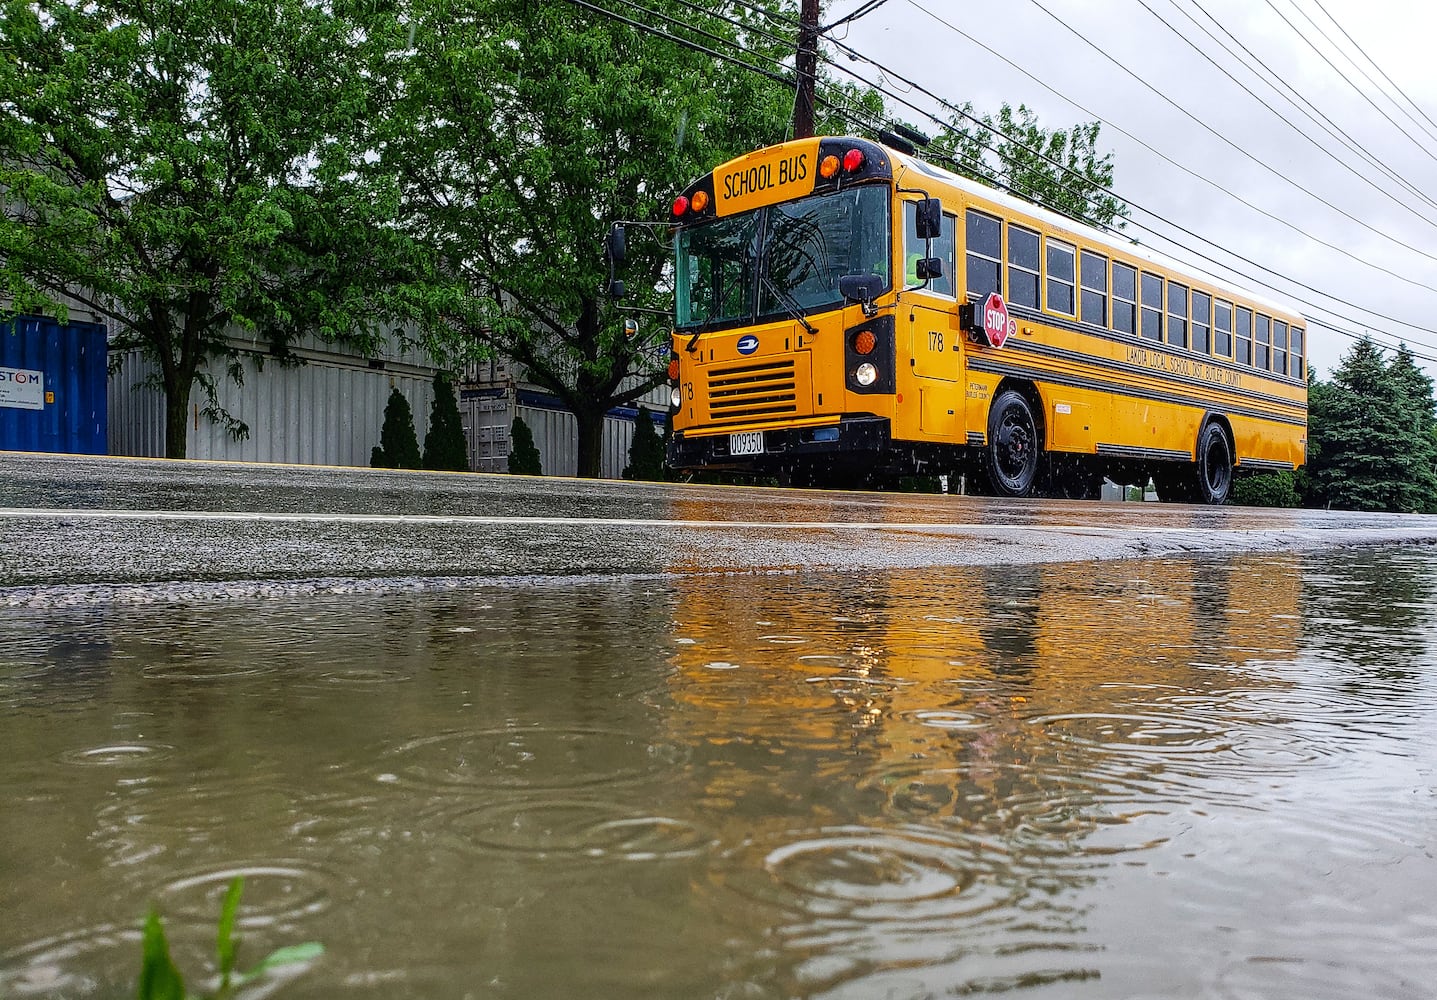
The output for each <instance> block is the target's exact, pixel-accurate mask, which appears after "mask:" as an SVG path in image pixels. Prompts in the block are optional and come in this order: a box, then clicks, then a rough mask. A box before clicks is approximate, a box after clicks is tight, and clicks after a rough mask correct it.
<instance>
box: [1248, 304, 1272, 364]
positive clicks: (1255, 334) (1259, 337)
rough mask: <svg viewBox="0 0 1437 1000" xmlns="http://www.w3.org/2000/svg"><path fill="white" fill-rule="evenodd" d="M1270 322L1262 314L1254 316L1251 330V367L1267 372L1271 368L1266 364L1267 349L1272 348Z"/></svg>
mask: <svg viewBox="0 0 1437 1000" xmlns="http://www.w3.org/2000/svg"><path fill="white" fill-rule="evenodd" d="M1271 323H1272V320H1270V319H1268V318H1267V317H1266V316H1264V315H1263V314H1262V313H1258V314H1257V316H1256V322H1255V323H1253V328H1252V346H1253V352H1252V366H1253V367H1254V368H1260V369H1262V370H1263V371H1267V370H1268V368H1269V367H1271V366H1270V365H1269V364H1268V363H1267V362H1268V358H1267V354H1268V349H1269V348H1270V347H1271V346H1272V331H1271Z"/></svg>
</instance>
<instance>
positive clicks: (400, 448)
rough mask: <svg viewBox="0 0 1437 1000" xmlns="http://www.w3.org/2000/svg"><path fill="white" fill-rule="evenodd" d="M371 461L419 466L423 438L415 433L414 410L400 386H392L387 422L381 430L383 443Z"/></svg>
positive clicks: (386, 465) (393, 466) (386, 407)
mask: <svg viewBox="0 0 1437 1000" xmlns="http://www.w3.org/2000/svg"><path fill="white" fill-rule="evenodd" d="M370 461H371V462H372V463H376V464H378V463H379V462H381V461H382V463H383V464H382V465H381V466H380V467H381V468H385V469H417V468H419V438H418V437H417V436H416V435H415V433H414V411H412V410H411V409H410V408H409V400H407V399H405V398H404V396H403V394H402V393H400V391H399V390H398V389H390V390H389V402H388V403H386V404H385V405H384V426H383V427H382V428H381V429H380V431H379V447H378V448H375V449H374V451H373V453H372V454H371V458H370Z"/></svg>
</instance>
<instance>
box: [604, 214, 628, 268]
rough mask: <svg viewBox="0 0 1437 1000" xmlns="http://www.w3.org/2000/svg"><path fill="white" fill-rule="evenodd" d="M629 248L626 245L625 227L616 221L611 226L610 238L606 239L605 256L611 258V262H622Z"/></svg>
mask: <svg viewBox="0 0 1437 1000" xmlns="http://www.w3.org/2000/svg"><path fill="white" fill-rule="evenodd" d="M627 252H628V248H627V247H626V246H625V245H624V227H623V226H622V225H620V224H619V223H617V222H616V223H614V224H613V226H611V227H610V228H609V235H608V238H607V239H606V240H605V241H604V256H605V257H607V258H608V259H609V263H610V264H622V263H623V262H624V257H625V256H626V254H627Z"/></svg>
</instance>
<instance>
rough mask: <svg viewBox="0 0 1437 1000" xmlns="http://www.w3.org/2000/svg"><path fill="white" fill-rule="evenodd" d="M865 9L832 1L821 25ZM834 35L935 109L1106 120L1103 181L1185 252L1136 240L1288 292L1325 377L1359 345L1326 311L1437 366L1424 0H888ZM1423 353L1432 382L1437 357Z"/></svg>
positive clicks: (1432, 68) (1430, 47)
mask: <svg viewBox="0 0 1437 1000" xmlns="http://www.w3.org/2000/svg"><path fill="white" fill-rule="evenodd" d="M867 2H868V0H827V2H825V4H824V22H825V23H831V22H833V21H836V20H837V19H838V18H840V17H842V16H844V15H845V14H848V13H851V12H853V11H855V10H857V9H859V8H861V7H862V6H864V5H865V3H867ZM1144 5H1146V8H1145V6H1144ZM1199 5H1200V6H1199ZM1044 8H1046V10H1047V11H1049V12H1051V15H1050V13H1045V10H1044ZM1324 9H1325V10H1326V12H1327V13H1328V14H1330V15H1331V19H1329V18H1328V16H1327V14H1324V13H1323V11H1324ZM1203 10H1206V11H1207V12H1208V14H1210V15H1211V16H1212V20H1209V19H1208V17H1207V16H1205V15H1204V14H1203ZM1188 15H1190V17H1189V16H1188ZM1284 16H1285V17H1286V18H1287V20H1288V21H1290V22H1291V25H1289V24H1288V23H1285V22H1284V20H1283V17H1284ZM1190 18H1191V19H1190ZM1308 18H1310V19H1311V21H1312V22H1316V24H1317V25H1318V26H1320V27H1321V29H1322V31H1323V32H1325V33H1326V34H1327V35H1328V36H1330V38H1331V39H1334V40H1336V42H1337V43H1338V45H1334V44H1333V43H1332V42H1330V41H1328V40H1327V39H1325V38H1324V37H1323V35H1322V34H1320V33H1319V32H1318V31H1317V30H1316V29H1315V28H1314V27H1313V24H1312V23H1310V22H1309V20H1308ZM942 22H947V24H944V23H942ZM1165 22H1166V23H1165ZM1214 22H1216V23H1214ZM1334 22H1335V23H1334ZM1198 24H1201V25H1203V26H1204V27H1206V28H1207V29H1208V30H1209V31H1210V32H1212V33H1213V34H1214V35H1216V36H1217V37H1218V38H1220V39H1221V40H1222V41H1223V42H1225V43H1226V44H1227V45H1228V46H1229V47H1231V48H1232V49H1233V50H1235V51H1237V52H1238V53H1239V55H1240V58H1233V57H1232V56H1230V55H1228V54H1227V53H1225V52H1224V51H1223V50H1222V49H1221V48H1220V47H1219V46H1218V44H1217V43H1216V42H1215V41H1214V40H1213V39H1212V38H1209V37H1208V35H1206V34H1204V33H1203V32H1202V30H1200V29H1199V27H1197V26H1196V25H1198ZM1169 25H1171V26H1172V27H1169ZM1339 26H1340V27H1339ZM955 28H956V29H959V30H961V31H962V32H966V33H967V34H968V35H970V36H971V37H972V39H973V40H970V39H968V38H965V37H963V36H962V35H961V34H959V33H958V32H957V31H955V30H954V29H955ZM1174 28H1176V29H1178V30H1177V31H1174V30H1173V29H1174ZM1299 30H1300V31H1301V34H1299ZM1344 31H1345V32H1346V33H1347V34H1348V35H1350V36H1351V39H1352V41H1351V42H1349V41H1348V40H1347V39H1345V38H1344V37H1343V32H1344ZM833 35H834V37H835V38H836V39H837V40H840V41H842V42H843V43H845V44H846V45H849V46H851V47H852V48H853V49H855V50H857V51H858V52H860V53H862V54H863V55H865V56H868V57H871V58H872V59H873V60H875V61H876V62H878V63H880V64H882V65H884V66H886V67H889V68H891V69H892V70H894V71H895V72H896V73H898V74H900V75H902V76H904V77H907V78H909V79H911V80H913V81H914V82H916V83H918V84H920V85H921V86H922V87H923V88H925V89H927V90H930V91H932V92H933V93H934V94H936V95H939V96H941V97H942V98H944V99H945V100H947V101H950V102H952V103H954V104H962V103H963V102H965V101H971V102H972V103H973V105H974V108H975V110H976V111H977V112H979V113H980V114H981V113H984V112H988V111H995V110H996V109H997V108H998V106H999V104H1001V103H1002V102H1003V101H1005V100H1006V101H1008V102H1010V103H1012V104H1014V105H1017V104H1020V103H1021V104H1027V105H1028V106H1029V107H1031V108H1033V109H1034V110H1035V111H1037V112H1038V114H1039V116H1040V119H1041V121H1042V123H1043V125H1044V126H1045V127H1048V128H1054V127H1059V126H1067V125H1071V124H1074V123H1077V122H1083V121H1089V120H1091V119H1093V118H1099V119H1101V120H1103V121H1104V122H1106V123H1108V124H1105V125H1104V128H1103V133H1102V135H1101V137H1100V145H1101V146H1102V147H1103V148H1104V149H1111V150H1112V151H1113V152H1114V153H1115V154H1116V155H1115V162H1116V176H1115V179H1114V190H1115V191H1116V193H1117V194H1118V195H1119V196H1120V197H1122V198H1124V199H1125V200H1127V201H1129V202H1131V203H1133V204H1134V205H1141V206H1142V207H1143V208H1144V209H1147V210H1149V211H1150V212H1152V213H1154V214H1156V215H1157V216H1160V217H1161V218H1162V219H1163V220H1167V222H1166V223H1165V222H1159V221H1156V220H1154V219H1153V218H1152V216H1151V215H1149V214H1148V213H1147V212H1142V211H1138V210H1137V209H1136V208H1135V209H1134V211H1133V222H1134V223H1140V224H1141V225H1142V226H1150V227H1151V228H1153V229H1155V230H1158V231H1159V232H1161V233H1164V234H1171V236H1172V238H1173V239H1175V240H1177V241H1179V243H1178V246H1177V247H1175V246H1174V244H1172V243H1169V242H1166V241H1164V240H1162V239H1160V238H1157V237H1155V236H1153V235H1151V234H1150V233H1148V232H1146V231H1145V230H1144V229H1141V228H1139V226H1138V225H1134V224H1130V225H1129V226H1128V230H1127V233H1128V235H1129V236H1131V237H1134V238H1136V239H1138V240H1139V241H1140V242H1142V243H1145V244H1147V245H1149V246H1153V247H1156V248H1158V249H1160V250H1163V251H1164V252H1166V253H1169V254H1171V255H1173V256H1176V257H1178V258H1179V259H1183V260H1186V261H1190V262H1192V263H1193V264H1195V265H1196V266H1198V267H1201V268H1202V269H1204V270H1206V271H1210V272H1211V271H1215V270H1216V268H1215V267H1214V266H1213V265H1212V264H1211V263H1209V262H1206V261H1202V260H1200V259H1198V258H1194V257H1192V256H1189V255H1186V254H1185V253H1184V252H1183V251H1182V250H1181V249H1179V247H1181V246H1184V245H1188V246H1191V247H1193V248H1195V249H1198V250H1200V251H1201V252H1202V253H1204V254H1206V255H1208V256H1209V257H1214V258H1218V259H1220V260H1223V261H1224V262H1226V263H1230V264H1231V266H1232V267H1233V268H1234V269H1235V270H1236V272H1237V273H1238V274H1239V275H1240V278H1238V279H1236V280H1237V281H1238V283H1240V284H1242V285H1244V286H1246V287H1250V288H1253V289H1255V290H1257V291H1260V292H1263V293H1265V294H1266V295H1268V296H1269V297H1273V296H1277V297H1280V298H1283V299H1286V300H1287V301H1290V302H1292V303H1293V304H1294V305H1295V306H1297V307H1298V309H1299V311H1301V312H1302V313H1304V314H1305V315H1307V316H1309V317H1310V318H1311V320H1312V321H1313V322H1312V325H1311V334H1310V340H1311V347H1310V350H1309V356H1310V358H1311V360H1312V362H1313V363H1314V364H1315V365H1316V366H1317V367H1318V368H1319V369H1320V371H1322V372H1330V371H1331V370H1332V369H1333V368H1334V367H1335V366H1336V364H1337V363H1338V361H1339V359H1340V358H1341V356H1342V355H1343V354H1344V353H1345V352H1346V351H1347V350H1348V349H1349V348H1350V346H1351V344H1352V340H1351V339H1350V338H1348V337H1345V336H1343V335H1341V334H1339V333H1335V332H1332V331H1330V330H1327V329H1323V328H1321V327H1319V326H1318V322H1319V321H1325V322H1330V323H1331V324H1332V325H1333V326H1338V327H1342V328H1344V329H1347V330H1350V331H1354V332H1371V333H1372V334H1373V335H1374V336H1375V337H1376V339H1377V340H1378V341H1379V342H1380V343H1387V344H1392V343H1395V342H1396V341H1397V340H1406V341H1407V342H1408V343H1409V344H1410V345H1411V346H1412V348H1413V350H1414V351H1416V352H1417V353H1418V354H1425V355H1428V356H1430V357H1431V358H1437V332H1429V331H1437V124H1434V122H1437V65H1434V64H1437V51H1434V45H1437V4H1434V3H1431V2H1430V0H986V2H973V0H886V2H884V3H882V4H881V5H880V6H878V7H877V8H875V9H873V10H872V11H871V12H869V13H867V14H865V15H864V16H863V17H862V18H860V19H858V20H856V21H854V22H852V23H851V24H850V25H847V26H845V27H843V28H839V29H835V31H834V32H833ZM1084 39H1087V41H1084ZM1184 39H1188V40H1190V41H1192V42H1193V43H1194V44H1195V45H1197V46H1199V47H1200V48H1201V49H1202V51H1203V52H1205V53H1208V54H1209V55H1211V56H1212V58H1213V60H1215V61H1216V63H1217V65H1216V66H1215V65H1214V64H1213V63H1212V62H1209V61H1207V60H1206V59H1204V58H1203V56H1202V55H1200V54H1199V53H1198V52H1197V51H1195V50H1194V48H1193V47H1192V46H1190V45H1189V44H1188V41H1185V40H1184ZM1305 39H1308V40H1310V41H1311V43H1312V44H1311V45H1310V44H1309V41H1308V40H1305ZM1089 42H1092V43H1093V45H1090V44H1089ZM1354 42H1355V44H1353V43H1354ZM982 46H987V47H988V48H989V49H991V50H992V51H991V52H989V51H985V49H984V48H983V47H982ZM1239 46H1243V47H1245V48H1246V49H1248V50H1250V52H1251V53H1252V55H1248V54H1245V53H1243V52H1242V49H1241V48H1240V47H1239ZM1314 46H1315V48H1314ZM1359 47H1360V50H1361V51H1359ZM829 52H830V54H831V55H832V56H833V57H834V58H835V59H841V60H843V64H844V65H845V66H847V67H849V68H850V69H852V70H854V71H856V72H859V73H861V74H863V75H864V76H865V78H866V79H867V80H868V81H869V82H870V83H873V84H882V85H883V86H884V87H885V88H887V89H890V90H893V91H895V92H897V93H899V94H900V95H901V96H902V97H903V99H904V100H908V101H911V102H912V103H914V104H916V105H919V106H920V107H924V108H925V109H931V110H933V111H934V113H936V114H938V115H939V116H940V117H945V118H946V117H948V114H947V112H945V111H944V110H943V109H941V108H939V107H936V106H935V105H934V103H933V102H932V100H931V99H929V98H928V97H925V96H924V95H923V94H921V93H919V92H917V91H913V90H911V89H909V88H907V87H906V85H905V84H902V83H900V82H898V81H896V80H893V79H892V78H889V77H885V76H883V75H882V74H880V73H879V71H877V70H876V69H874V68H873V67H872V66H868V65H865V64H864V63H862V62H853V61H849V60H848V59H846V58H845V57H844V56H843V55H842V54H841V53H840V52H838V51H836V50H834V49H832V48H830V49H829ZM1363 52H1365V53H1366V55H1367V56H1370V57H1371V59H1372V61H1373V62H1374V63H1375V64H1376V67H1378V68H1380V70H1381V72H1379V70H1378V68H1374V66H1373V65H1372V63H1369V62H1367V60H1366V59H1365V58H1364V57H1363V54H1362V53H1363ZM1103 53H1106V54H1107V55H1108V56H1111V57H1112V60H1109V59H1108V58H1105V56H1104V54H1103ZM1348 56H1350V57H1351V58H1352V59H1353V60H1355V61H1356V63H1357V64H1358V65H1359V66H1361V67H1362V69H1363V70H1365V71H1366V72H1367V74H1369V75H1370V76H1371V77H1372V78H1373V80H1375V81H1376V82H1377V84H1380V85H1381V88H1383V89H1385V90H1387V91H1388V92H1390V93H1393V94H1394V95H1396V91H1395V90H1394V88H1393V87H1392V85H1390V84H1389V83H1388V82H1387V81H1386V80H1385V79H1384V78H1383V76H1382V73H1385V74H1386V75H1387V76H1388V77H1390V78H1391V80H1392V81H1393V83H1395V84H1396V87H1398V88H1400V89H1401V92H1402V93H1404V94H1405V95H1406V96H1407V97H1409V98H1411V99H1412V100H1413V101H1415V102H1416V105H1417V109H1420V111H1419V110H1416V109H1414V108H1412V107H1411V106H1410V105H1407V104H1406V103H1405V102H1404V101H1402V99H1401V97H1400V96H1398V97H1397V100H1398V101H1399V102H1401V103H1400V104H1394V102H1393V100H1392V99H1390V98H1389V97H1388V96H1386V95H1384V93H1383V89H1379V87H1378V86H1376V85H1374V83H1372V82H1369V81H1368V80H1367V79H1365V78H1364V77H1363V76H1362V74H1361V73H1360V72H1359V70H1358V69H1356V68H1354V66H1353V65H1352V63H1350V62H1348V60H1347V57H1348ZM1004 60H1007V62H1005V61H1004ZM1259 61H1260V63H1263V64H1266V65H1265V67H1264V66H1263V65H1260V64H1259ZM1009 63H1011V64H1014V65H1010V64H1009ZM1219 67H1221V68H1219ZM1128 71H1131V73H1129V72H1128ZM1224 71H1226V73H1228V74H1231V77H1232V78H1231V79H1230V78H1229V77H1228V76H1227V75H1225V73H1224ZM1273 77H1278V78H1280V79H1281V80H1282V81H1285V82H1286V83H1287V84H1289V85H1290V86H1291V87H1292V88H1293V89H1295V90H1296V91H1297V93H1298V94H1300V95H1301V96H1302V97H1303V98H1305V99H1306V100H1307V101H1308V102H1310V104H1311V107H1310V108H1309V109H1308V110H1309V111H1310V113H1312V114H1313V115H1314V116H1316V117H1317V118H1318V120H1319V121H1323V122H1324V124H1326V125H1327V126H1328V127H1329V128H1332V129H1334V130H1337V131H1339V132H1340V133H1343V134H1345V135H1346V136H1348V137H1349V138H1350V140H1351V141H1352V142H1354V143H1355V144H1356V145H1357V146H1358V147H1360V148H1361V149H1363V150H1366V151H1367V152H1368V153H1369V154H1371V156H1372V157H1373V158H1374V159H1375V160H1376V161H1377V162H1378V163H1379V164H1381V165H1383V166H1385V167H1387V168H1388V169H1389V170H1390V171H1391V172H1392V173H1393V174H1395V175H1396V178H1397V179H1393V178H1392V177H1389V176H1386V175H1385V174H1384V173H1383V172H1382V171H1381V169H1380V168H1379V167H1378V166H1374V165H1373V164H1372V163H1370V162H1368V161H1367V160H1365V159H1363V158H1362V157H1361V156H1360V155H1359V153H1358V152H1355V151H1353V150H1351V149H1349V148H1346V147H1345V146H1344V145H1343V142H1342V140H1340V139H1338V138H1334V137H1333V136H1332V135H1330V134H1328V133H1327V132H1326V131H1324V130H1323V129H1322V127H1321V126H1320V125H1317V124H1314V123H1313V121H1311V120H1309V119H1308V118H1307V117H1306V116H1305V115H1303V114H1302V112H1300V111H1298V110H1295V108H1294V105H1293V103H1291V102H1290V101H1289V100H1287V99H1285V98H1284V97H1283V96H1282V95H1281V94H1279V93H1277V92H1274V90H1273V89H1271V88H1270V87H1269V86H1267V84H1266V83H1265V82H1264V80H1265V79H1272V78H1273ZM1145 83H1146V84H1147V85H1150V87H1151V89H1149V86H1145ZM1244 88H1246V90H1244ZM1247 90H1250V91H1251V92H1252V93H1248V92H1247ZM1284 93H1286V92H1285V91H1284ZM1254 95H1256V96H1254ZM1258 98H1261V100H1262V101H1265V102H1267V104H1269V105H1271V107H1272V108H1273V109H1275V110H1276V113H1274V111H1273V110H1269V108H1267V107H1264V106H1263V104H1262V103H1260V101H1259V100H1258ZM1369 102H1370V103H1369ZM890 103H891V102H890ZM891 110H892V111H893V112H894V113H895V114H897V115H898V116H899V117H902V118H904V119H906V120H908V121H912V122H914V123H915V124H920V125H922V126H926V127H928V128H930V129H931V127H932V122H931V121H925V120H921V119H920V117H919V116H918V115H917V114H915V113H914V112H912V111H911V110H909V109H906V108H903V107H901V106H899V105H896V104H892V103H891ZM1424 115H1425V116H1426V117H1424ZM1324 116H1325V119H1324ZM1384 116H1386V117H1384ZM1388 117H1390V118H1391V119H1392V120H1391V121H1388V120H1387V118H1388ZM1429 118H1430V119H1431V120H1429ZM1292 126H1296V128H1297V129H1300V130H1301V131H1302V132H1304V133H1306V134H1307V135H1309V136H1311V137H1312V141H1309V140H1308V139H1305V138H1303V136H1302V135H1300V134H1299V133H1298V131H1296V130H1295V129H1294V128H1293V127H1292ZM1124 132H1126V133H1129V135H1124V134H1123V133H1124ZM1404 133H1405V134H1404ZM1129 136H1131V138H1130V137H1129ZM1148 147H1151V148H1148ZM1328 153H1331V154H1332V155H1328ZM1169 161H1175V162H1169ZM1178 164H1180V165H1181V166H1179V165H1178ZM1184 167H1185V168H1186V170H1184V169H1183V168H1184ZM1404 182H1405V185H1407V186H1404ZM1302 189H1306V190H1305V191H1304V190H1302ZM1413 189H1415V191H1414V190H1413ZM1244 202H1247V203H1248V204H1244ZM1263 213H1266V214H1263ZM1272 217H1275V219H1274V218H1272ZM1279 220H1280V221H1279ZM1167 223H1172V224H1175V225H1177V226H1181V227H1183V228H1185V229H1188V230H1191V231H1192V232H1193V233H1195V234H1197V235H1198V236H1201V237H1205V238H1206V239H1208V240H1211V241H1213V242H1214V243H1216V244H1217V245H1218V246H1219V247H1221V248H1223V249H1222V250H1218V249H1214V248H1213V247H1212V246H1208V245H1205V244H1202V243H1200V242H1199V241H1197V240H1194V239H1192V238H1191V237H1189V236H1186V235H1184V234H1182V233H1179V232H1177V231H1176V230H1174V229H1172V228H1171V227H1170V226H1169V225H1168V224H1167ZM1324 243H1326V244H1330V246H1324V245H1323V244H1324ZM1224 250H1226V251H1231V252H1232V253H1234V254H1238V255H1241V256H1242V257H1246V258H1248V259H1249V260H1250V261H1252V262H1254V263H1255V264H1257V265H1261V266H1262V267H1266V268H1269V269H1271V270H1272V271H1276V272H1279V273H1280V274H1282V275H1286V276H1288V277H1289V278H1291V279H1294V280H1295V281H1297V282H1301V283H1302V284H1304V285H1308V286H1311V288H1312V289H1317V290H1318V291H1312V290H1309V289H1307V288H1303V287H1301V286H1300V285H1297V284H1293V283H1292V282H1289V281H1285V280H1282V279H1280V278H1276V277H1274V276H1272V275H1270V274H1267V273H1264V272H1263V271H1261V270H1260V269H1259V268H1258V267H1255V266H1253V264H1248V263H1244V262H1241V261H1238V260H1236V259H1234V258H1231V257H1226V256H1225V255H1224ZM1354 258H1355V259H1354ZM1384 271H1386V272H1391V273H1384ZM1219 273H1221V272H1219ZM1224 276H1225V277H1228V278H1231V277H1232V275H1231V273H1230V272H1229V273H1228V274H1225V275H1224ZM1331 297H1336V299H1344V300H1346V302H1347V303H1351V304H1346V303H1343V302H1338V301H1336V300H1335V299H1334V298H1331ZM1304 300H1305V301H1304ZM1374 313H1382V314H1386V315H1387V316H1390V317H1394V318H1395V320H1404V321H1407V322H1408V323H1413V324H1416V325H1417V328H1414V327H1411V326H1405V325H1403V324H1402V323H1401V322H1396V321H1394V319H1382V318H1379V317H1378V316H1376V315H1374ZM1422 328H1427V329H1422ZM1424 363H1425V364H1426V366H1427V369H1428V371H1429V373H1437V362H1434V361H1430V360H1429V361H1425V362H1424Z"/></svg>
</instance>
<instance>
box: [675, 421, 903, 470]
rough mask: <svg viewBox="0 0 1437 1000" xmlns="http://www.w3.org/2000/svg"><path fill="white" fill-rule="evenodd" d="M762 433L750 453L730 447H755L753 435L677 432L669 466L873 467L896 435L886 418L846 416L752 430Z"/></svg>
mask: <svg viewBox="0 0 1437 1000" xmlns="http://www.w3.org/2000/svg"><path fill="white" fill-rule="evenodd" d="M753 434H761V435H762V438H763V450H762V451H761V452H755V453H750V454H734V452H733V451H732V450H731V448H734V447H740V448H741V447H742V445H741V444H740V442H739V438H740V437H741V436H745V437H747V438H748V440H747V441H746V442H743V443H744V444H747V445H748V446H750V447H752V444H753V438H752V437H751V436H748V435H740V434H704V435H701V436H695V437H687V436H685V435H684V432H683V431H677V432H675V434H674V436H673V438H672V439H671V440H670V441H669V447H668V455H667V459H668V464H669V467H670V468H674V469H740V470H743V471H749V472H757V473H762V472H771V471H777V470H780V469H788V468H793V467H794V466H795V465H799V464H804V465H812V464H818V463H820V462H829V463H833V464H849V463H850V462H852V463H854V464H862V465H873V464H877V463H878V462H879V461H880V460H881V458H882V457H883V455H884V454H885V453H886V452H887V451H888V448H889V445H890V443H891V440H892V438H891V437H890V432H889V423H888V419H887V418H886V417H843V418H841V419H840V420H839V421H838V423H837V424H828V425H826V426H822V427H782V428H777V429H768V430H764V431H755V432H749V435H753Z"/></svg>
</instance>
